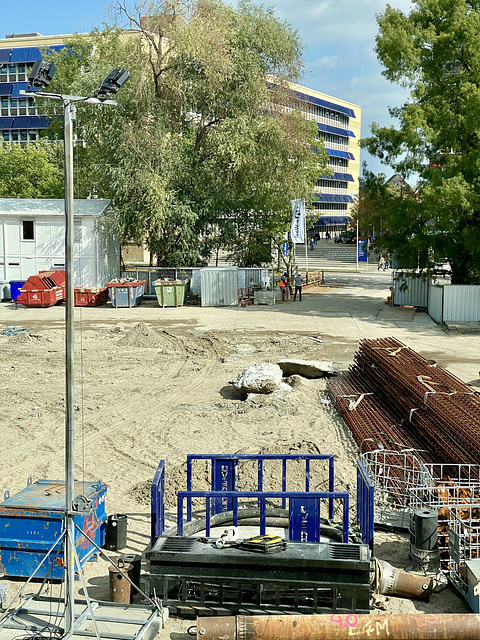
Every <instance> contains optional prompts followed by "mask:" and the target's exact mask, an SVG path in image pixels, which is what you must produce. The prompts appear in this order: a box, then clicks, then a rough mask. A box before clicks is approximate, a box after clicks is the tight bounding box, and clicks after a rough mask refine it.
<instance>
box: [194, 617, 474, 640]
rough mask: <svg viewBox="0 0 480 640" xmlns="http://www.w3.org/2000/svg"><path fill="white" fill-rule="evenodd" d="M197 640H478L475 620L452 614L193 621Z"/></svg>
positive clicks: (232, 618) (221, 618)
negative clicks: (373, 639) (353, 639)
mask: <svg viewBox="0 0 480 640" xmlns="http://www.w3.org/2000/svg"><path fill="white" fill-rule="evenodd" d="M196 626H197V640H220V639H221V640H352V637H355V638H356V639H357V640H372V638H375V640H445V639H446V638H448V640H478V638H479V637H480V616H477V615H475V614H473V613H470V614H469V613H467V614H465V613H454V614H446V613H439V614H432V613H425V614H412V613H409V614H398V613H397V614H374V613H370V614H368V613H367V614H365V613H359V614H356V613H347V614H345V613H344V614H340V613H332V614H327V615H308V616H305V615H269V616H236V617H233V616H228V617H218V618H217V617H211V618H197V625H196Z"/></svg>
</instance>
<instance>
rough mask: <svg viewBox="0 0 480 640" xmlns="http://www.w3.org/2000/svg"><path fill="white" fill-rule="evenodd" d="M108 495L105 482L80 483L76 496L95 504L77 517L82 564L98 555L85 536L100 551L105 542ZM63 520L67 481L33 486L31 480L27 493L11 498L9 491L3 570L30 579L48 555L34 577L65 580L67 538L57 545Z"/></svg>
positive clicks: (3, 513) (1, 530)
mask: <svg viewBox="0 0 480 640" xmlns="http://www.w3.org/2000/svg"><path fill="white" fill-rule="evenodd" d="M106 493H107V485H105V484H103V483H102V482H101V481H97V482H75V487H74V496H78V495H82V496H86V497H87V498H88V499H89V500H91V511H89V512H85V513H78V515H76V516H75V517H74V522H75V524H76V525H77V526H78V528H79V529H80V531H79V530H78V529H77V528H75V547H76V550H77V554H78V558H79V561H80V565H81V566H83V564H84V563H85V562H86V561H87V560H89V559H90V558H91V557H92V556H93V555H94V554H97V553H98V551H97V549H96V547H95V546H94V545H93V544H92V542H90V540H89V539H88V538H86V537H85V536H84V535H83V533H85V534H86V535H88V537H89V538H91V540H93V541H94V542H95V544H96V545H97V546H98V547H102V546H103V544H104V543H105V522H106V519H107V514H106V510H105V497H106ZM64 517H65V481H63V480H37V481H36V482H34V483H32V482H31V479H30V480H29V483H28V484H27V486H26V487H25V489H22V490H21V491H19V493H17V494H15V495H14V496H11V497H10V494H9V493H8V492H6V494H5V500H4V502H2V503H1V504H0V571H1V572H2V573H4V574H5V575H7V576H18V577H25V578H26V577H29V576H31V575H32V574H33V572H34V571H35V569H36V568H37V567H38V565H39V564H40V563H41V562H42V560H43V559H44V558H45V556H46V555H47V554H48V558H47V559H46V560H45V562H44V563H43V564H42V566H41V567H40V569H39V570H38V571H37V573H35V577H36V578H44V577H45V576H46V575H48V576H49V578H52V579H53V580H62V579H63V578H64V545H63V539H62V540H61V541H60V542H58V543H57V544H56V545H55V546H54V544H55V541H56V540H58V538H59V537H60V536H61V534H62V532H63V531H64V530H65V522H64ZM82 532H83V533H82ZM52 547H53V549H52Z"/></svg>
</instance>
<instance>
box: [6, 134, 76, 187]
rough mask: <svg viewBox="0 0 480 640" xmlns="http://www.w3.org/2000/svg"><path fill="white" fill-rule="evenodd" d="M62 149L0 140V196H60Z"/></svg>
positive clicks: (40, 144)
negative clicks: (0, 141) (22, 144)
mask: <svg viewBox="0 0 480 640" xmlns="http://www.w3.org/2000/svg"><path fill="white" fill-rule="evenodd" d="M63 193H64V189H63V149H62V147H61V146H59V145H52V144H48V143H45V142H41V141H38V142H31V143H29V144H27V145H25V146H24V147H21V146H20V145H18V144H7V143H0V198H63Z"/></svg>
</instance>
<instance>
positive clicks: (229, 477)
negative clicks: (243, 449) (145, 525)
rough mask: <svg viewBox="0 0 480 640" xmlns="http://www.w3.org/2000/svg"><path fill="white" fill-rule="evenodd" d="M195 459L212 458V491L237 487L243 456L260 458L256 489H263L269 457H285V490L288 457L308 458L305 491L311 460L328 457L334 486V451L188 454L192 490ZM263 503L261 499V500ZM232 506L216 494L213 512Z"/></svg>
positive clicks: (189, 504) (330, 481) (189, 505)
mask: <svg viewBox="0 0 480 640" xmlns="http://www.w3.org/2000/svg"><path fill="white" fill-rule="evenodd" d="M194 460H210V461H211V480H210V486H211V489H212V490H213V491H223V492H227V491H237V490H238V479H239V467H238V463H239V461H240V460H249V461H254V462H255V461H256V462H257V490H258V491H262V490H263V472H264V462H265V461H266V460H281V461H282V492H286V491H287V462H288V461H289V460H295V461H298V460H304V461H305V492H310V472H311V462H314V461H319V460H326V461H328V491H329V492H333V490H334V455H333V454H301V453H299V454H297V453H295V454H247V453H236V454H218V455H211V454H190V455H188V456H187V491H192V490H193V487H192V462H193V461H194ZM259 504H260V503H259ZM285 506H286V497H284V498H283V499H282V508H285ZM231 509H232V501H231V500H229V499H227V496H226V495H223V496H220V497H218V498H216V501H214V503H213V510H212V512H213V513H219V512H221V511H230V510H231ZM328 517H329V519H330V520H332V519H333V500H330V501H329V510H328ZM191 519H192V500H191V498H188V499H187V520H191Z"/></svg>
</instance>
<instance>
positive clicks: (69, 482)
mask: <svg viewBox="0 0 480 640" xmlns="http://www.w3.org/2000/svg"><path fill="white" fill-rule="evenodd" d="M49 65H51V66H49ZM52 68H53V70H52ZM114 71H115V72H118V73H117V74H116V75H115V73H114V72H113V71H112V72H111V73H110V74H109V75H108V76H107V78H105V80H104V81H103V83H102V85H101V87H100V89H99V90H98V92H97V93H96V95H99V94H104V95H108V94H109V93H110V92H113V93H116V92H117V91H118V89H119V88H120V86H122V85H123V83H124V82H125V81H126V80H127V79H128V77H129V76H130V74H129V73H128V72H127V71H125V70H124V69H115V70H114ZM120 72H121V77H120V75H119V74H120ZM36 73H38V74H39V75H37V76H36V75H35V74H36ZM54 73H55V66H54V65H53V64H52V63H46V62H44V61H43V60H39V61H38V62H37V63H36V64H35V66H34V67H33V69H32V72H31V74H30V77H29V79H28V80H29V83H30V86H37V87H40V88H43V87H45V86H47V85H48V83H49V82H50V81H51V79H52V77H53V74H54ZM112 74H113V75H112ZM112 78H116V79H117V80H120V81H121V84H120V86H118V87H117V86H115V85H113V86H112V84H111V82H112ZM107 81H108V82H109V83H110V84H109V86H108V87H107V86H106V84H105V83H106V82H107ZM19 93H20V94H21V95H32V93H33V92H29V91H20V92H19ZM33 95H35V96H37V97H41V98H50V99H52V100H61V101H62V102H63V123H64V151H65V289H66V309H65V352H66V358H65V386H66V394H65V542H64V549H65V629H64V635H63V638H64V639H67V638H70V637H71V636H72V634H73V631H74V624H75V607H74V600H75V589H74V587H75V520H74V518H75V516H76V515H77V514H78V509H75V507H74V498H75V477H74V457H75V425H74V412H75V406H74V335H73V334H74V282H75V275H74V251H73V249H74V234H73V229H74V222H73V220H74V189H73V122H74V120H75V114H76V107H75V104H74V103H75V102H82V103H87V104H102V105H103V104H108V105H113V106H115V105H116V104H117V103H116V102H115V101H114V100H100V99H99V98H97V97H96V96H95V97H82V96H69V95H61V94H57V93H45V92H42V91H38V92H35V93H33Z"/></svg>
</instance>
